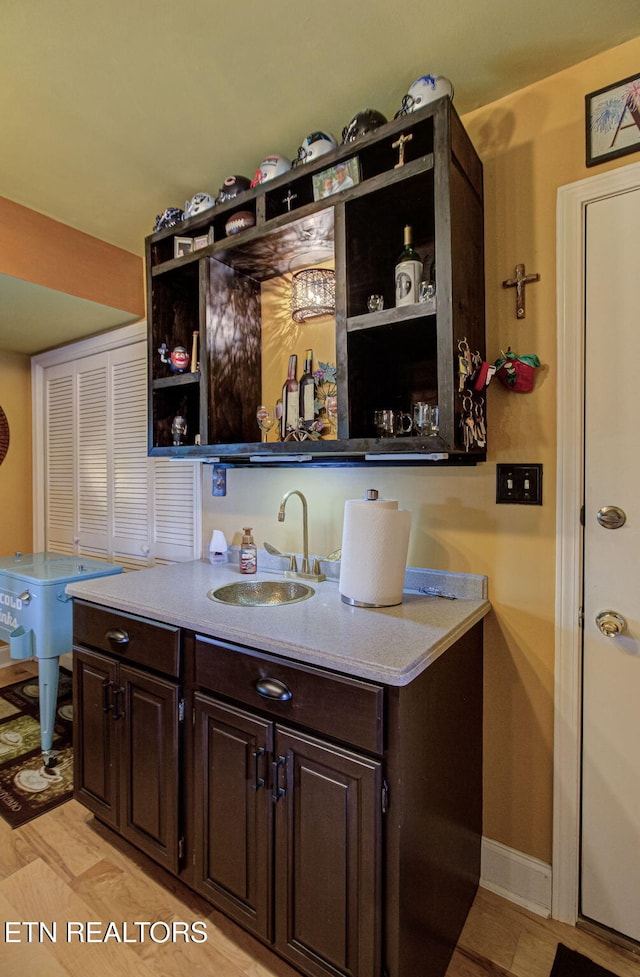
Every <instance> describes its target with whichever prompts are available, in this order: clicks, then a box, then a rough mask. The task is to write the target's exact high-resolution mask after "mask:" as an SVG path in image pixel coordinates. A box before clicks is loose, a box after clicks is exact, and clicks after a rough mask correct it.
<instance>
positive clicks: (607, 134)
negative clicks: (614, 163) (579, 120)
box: [585, 75, 640, 166]
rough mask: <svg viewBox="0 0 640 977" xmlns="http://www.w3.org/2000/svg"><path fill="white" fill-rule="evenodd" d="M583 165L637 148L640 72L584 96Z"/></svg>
mask: <svg viewBox="0 0 640 977" xmlns="http://www.w3.org/2000/svg"><path fill="white" fill-rule="evenodd" d="M585 107H586V119H585V129H586V137H587V159H586V163H587V166H595V165H596V164H597V163H604V162H605V160H608V159H615V157H616V156H625V155H626V154H627V153H636V152H638V151H640V75H632V76H631V77H630V78H625V79H624V80H623V81H617V82H615V84H613V85H607V87H606V88H600V89H598V91H596V92H591V93H590V94H589V95H587V96H586V98H585Z"/></svg>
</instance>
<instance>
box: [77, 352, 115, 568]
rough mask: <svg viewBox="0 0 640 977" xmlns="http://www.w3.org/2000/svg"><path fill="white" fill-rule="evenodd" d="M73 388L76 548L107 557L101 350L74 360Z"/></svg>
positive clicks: (105, 375)
mask: <svg viewBox="0 0 640 977" xmlns="http://www.w3.org/2000/svg"><path fill="white" fill-rule="evenodd" d="M76 388H77V405H78V406H77V421H76V432H77V434H76V437H77V441H76V454H77V492H76V498H77V500H78V509H77V513H78V515H77V518H78V529H77V537H78V551H79V552H80V553H82V554H83V555H84V556H94V557H96V558H98V559H100V558H102V559H108V558H109V555H110V551H111V527H110V523H111V505H110V497H109V496H110V492H109V474H110V473H109V439H108V427H109V425H108V419H107V405H108V402H109V399H108V398H109V372H108V365H107V358H106V357H105V356H104V354H101V353H99V354H97V355H96V356H87V357H85V358H84V359H82V360H80V361H79V362H78V364H77V365H76Z"/></svg>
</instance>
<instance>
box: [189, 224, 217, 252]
mask: <svg viewBox="0 0 640 977" xmlns="http://www.w3.org/2000/svg"><path fill="white" fill-rule="evenodd" d="M209 244H213V227H210V228H209V231H208V233H207V234H201V235H200V236H199V237H194V239H193V250H194V251H199V250H200V248H206V247H207V246H208V245H209Z"/></svg>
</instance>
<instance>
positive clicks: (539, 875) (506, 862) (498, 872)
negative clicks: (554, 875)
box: [480, 838, 551, 919]
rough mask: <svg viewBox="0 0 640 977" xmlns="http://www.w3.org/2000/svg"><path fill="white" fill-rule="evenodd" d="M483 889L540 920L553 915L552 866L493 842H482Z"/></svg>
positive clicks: (489, 840) (485, 839) (481, 876)
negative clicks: (535, 915) (541, 917)
mask: <svg viewBox="0 0 640 977" xmlns="http://www.w3.org/2000/svg"><path fill="white" fill-rule="evenodd" d="M481 858H482V862H481V873H480V885H481V886H482V887H483V889H488V890H489V891H490V892H495V893H496V895H498V896H502V897H503V898H504V899H508V900H509V901H510V902H515V903H516V904H517V905H518V906H524V908H525V909H529V910H530V911H531V912H533V913H536V914H537V915H538V916H544V917H545V918H547V919H548V918H549V916H550V915H551V866H550V865H547V864H546V862H541V861H540V860H539V859H537V858H532V857H531V856H530V855H525V854H523V853H522V852H520V851H516V850H515V849H514V848H508V847H507V846H506V845H501V844H500V842H499V841H492V840H491V839H490V838H483V839H482V855H481Z"/></svg>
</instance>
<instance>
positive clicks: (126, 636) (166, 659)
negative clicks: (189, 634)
mask: <svg viewBox="0 0 640 977" xmlns="http://www.w3.org/2000/svg"><path fill="white" fill-rule="evenodd" d="M73 641H74V644H79V645H84V646H85V647H87V648H97V649H98V650H99V651H106V652H107V653H108V654H111V655H117V656H118V658H122V659H126V661H127V662H129V663H130V664H132V665H143V666H144V667H146V668H152V669H154V670H155V671H156V672H162V673H163V675H170V676H172V677H173V678H177V677H178V676H179V672H180V628H177V627H174V626H173V625H170V624H160V623H159V622H158V621H148V620H147V619H146V618H144V617H137V616H136V615H135V614H123V613H122V612H121V611H115V610H112V609H110V608H108V607H99V606H97V605H96V604H90V603H88V602H87V601H84V600H78V599H77V598H74V601H73Z"/></svg>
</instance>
